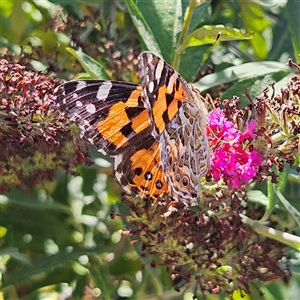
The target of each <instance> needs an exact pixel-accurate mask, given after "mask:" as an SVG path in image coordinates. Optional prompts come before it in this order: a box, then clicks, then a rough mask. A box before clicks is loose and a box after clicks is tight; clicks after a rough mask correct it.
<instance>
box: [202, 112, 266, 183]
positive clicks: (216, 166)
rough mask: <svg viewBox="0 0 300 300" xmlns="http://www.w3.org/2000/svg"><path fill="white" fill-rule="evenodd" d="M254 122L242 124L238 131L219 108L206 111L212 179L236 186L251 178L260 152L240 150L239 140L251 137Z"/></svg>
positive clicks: (252, 136) (257, 164) (240, 142)
mask: <svg viewBox="0 0 300 300" xmlns="http://www.w3.org/2000/svg"><path fill="white" fill-rule="evenodd" d="M255 128H256V123H255V122H254V121H252V122H249V123H247V124H246V130H245V132H240V131H239V130H238V129H237V128H235V127H234V124H233V123H232V122H231V121H229V120H228V119H227V118H226V117H225V116H224V112H223V111H222V109H220V108H217V109H215V110H213V111H211V112H210V114H209V121H208V126H207V130H208V137H209V141H210V145H211V148H212V149H213V152H212V154H211V159H210V164H211V172H212V175H213V178H214V179H215V180H220V179H223V180H225V181H226V182H227V183H228V187H229V188H234V189H239V188H240V187H241V185H242V184H243V183H245V182H247V181H248V180H250V179H252V178H253V177H255V175H256V173H257V170H258V167H259V165H260V164H261V162H262V155H260V154H259V152H258V150H257V149H255V148H254V149H252V151H249V150H245V149H243V142H244V141H245V140H246V139H248V138H250V139H254V138H255V137H256V135H255V134H254V132H253V131H254V129H255Z"/></svg>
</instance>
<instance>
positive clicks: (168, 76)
mask: <svg viewBox="0 0 300 300" xmlns="http://www.w3.org/2000/svg"><path fill="white" fill-rule="evenodd" d="M139 67H140V70H141V79H142V86H143V95H144V98H145V102H146V105H147V108H148V110H149V115H150V118H151V125H152V129H153V132H152V134H153V135H154V137H155V138H156V139H157V140H159V138H160V135H161V133H162V132H163V131H164V130H165V128H166V126H167V124H168V123H169V122H170V121H171V120H172V119H173V118H174V116H175V115H176V114H177V112H178V109H179V108H180V107H181V105H182V102H183V101H186V100H187V99H192V97H193V96H192V92H191V90H190V89H189V87H188V84H187V83H186V81H185V80H184V79H183V78H182V77H181V76H180V74H179V73H178V72H176V71H175V70H174V69H173V68H172V67H171V66H170V65H169V64H167V63H166V62H165V61H163V60H162V59H160V58H159V57H158V56H156V55H154V54H152V53H149V52H143V53H141V54H140V56H139Z"/></svg>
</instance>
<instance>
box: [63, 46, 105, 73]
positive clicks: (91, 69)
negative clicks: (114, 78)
mask: <svg viewBox="0 0 300 300" xmlns="http://www.w3.org/2000/svg"><path fill="white" fill-rule="evenodd" d="M66 50H67V51H68V52H70V53H71V54H72V55H73V56H75V57H76V58H77V59H78V61H79V62H80V64H81V65H82V67H83V68H84V69H85V71H86V72H87V73H88V74H89V75H90V79H110V77H109V75H108V74H107V73H106V71H105V68H104V66H102V65H101V64H100V63H99V62H97V61H96V60H95V59H93V58H91V57H90V56H88V55H86V54H84V53H83V52H82V51H78V50H74V49H72V48H69V47H68V48H67V49H66Z"/></svg>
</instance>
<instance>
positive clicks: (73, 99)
mask: <svg viewBox="0 0 300 300" xmlns="http://www.w3.org/2000/svg"><path fill="white" fill-rule="evenodd" d="M138 65H139V69H140V77H141V84H140V85H138V84H134V83H128V82H118V81H110V80H78V81H69V82H66V83H64V84H62V85H61V86H59V87H58V88H57V89H56V91H55V95H56V99H57V103H58V106H59V109H60V110H61V111H63V112H64V113H65V114H66V116H67V117H68V118H70V120H71V121H73V122H75V123H76V124H77V125H78V127H79V128H80V131H81V136H82V137H83V138H85V139H87V140H88V141H89V142H90V143H91V144H93V145H95V147H96V148H97V149H98V150H99V151H100V152H102V153H104V154H106V155H110V156H113V157H114V159H115V163H114V170H115V177H116V179H117V181H118V182H119V184H120V185H121V187H122V188H123V190H124V191H125V192H126V193H127V194H129V195H132V196H137V197H141V198H150V199H151V200H152V201H157V200H158V199H159V198H161V197H162V196H164V195H168V196H169V197H171V199H173V200H174V201H177V202H180V203H183V204H184V205H186V206H190V205H196V204H197V202H198V199H199V196H200V178H201V177H203V176H205V174H206V172H207V170H208V168H209V145H208V141H207V137H206V135H205V126H206V123H207V110H206V108H205V105H204V103H203V101H202V100H201V97H200V93H199V91H198V89H196V88H195V87H194V86H193V85H192V84H188V83H187V82H186V81H185V79H184V78H183V77H182V76H181V75H180V74H179V73H178V72H177V71H175V70H174V69H173V68H172V67H171V66H170V65H169V64H168V63H166V62H165V61H164V60H163V59H161V58H159V57H158V56H156V55H154V54H152V53H150V52H142V53H141V54H140V55H139V57H138Z"/></svg>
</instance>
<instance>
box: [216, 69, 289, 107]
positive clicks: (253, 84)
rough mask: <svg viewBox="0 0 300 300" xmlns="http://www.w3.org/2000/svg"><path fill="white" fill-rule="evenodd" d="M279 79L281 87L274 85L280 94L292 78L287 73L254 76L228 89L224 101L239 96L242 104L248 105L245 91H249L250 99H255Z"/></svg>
mask: <svg viewBox="0 0 300 300" xmlns="http://www.w3.org/2000/svg"><path fill="white" fill-rule="evenodd" d="M277 79H282V82H281V86H280V87H279V86H278V85H277V84H275V85H274V88H275V91H277V92H280V90H281V87H283V86H284V87H287V85H288V82H289V79H290V76H286V72H285V71H278V72H275V73H270V74H266V75H261V76H254V77H251V78H247V79H244V80H239V81H238V82H237V83H236V84H234V85H233V86H232V87H230V88H229V89H227V90H226V91H225V92H224V93H223V94H222V97H221V98H222V99H230V98H232V96H234V95H239V97H240V99H241V102H242V104H245V105H246V104H248V103H249V100H248V99H247V97H246V96H245V94H244V93H245V90H247V92H248V94H249V95H250V97H252V98H253V99H254V98H255V97H256V96H258V95H260V94H261V93H262V90H263V89H264V88H265V87H267V86H269V84H270V82H276V80H277ZM284 83H285V84H284Z"/></svg>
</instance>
